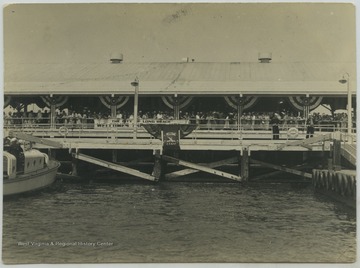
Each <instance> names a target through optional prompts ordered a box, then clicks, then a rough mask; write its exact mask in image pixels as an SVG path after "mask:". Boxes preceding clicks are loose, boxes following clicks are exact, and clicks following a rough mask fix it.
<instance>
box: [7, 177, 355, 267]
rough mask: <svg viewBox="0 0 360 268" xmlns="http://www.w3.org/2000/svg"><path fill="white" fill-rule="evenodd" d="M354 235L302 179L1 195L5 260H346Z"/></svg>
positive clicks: (349, 219)
mask: <svg viewBox="0 0 360 268" xmlns="http://www.w3.org/2000/svg"><path fill="white" fill-rule="evenodd" d="M355 236H356V217H355V211H352V210H349V209H347V208H346V207H343V206H341V205H340V204H337V203H334V202H333V201H331V200H328V199H326V198H325V197H322V196H319V195H314V193H313V190H312V188H311V185H310V184H296V185H294V184H291V183H257V184H254V183H253V184H251V183H250V184H248V185H246V186H244V185H241V184H238V183H214V182H212V183H209V182H207V183H206V182H164V183H160V184H157V185H155V184H138V183H137V184H134V183H114V182H92V183H75V184H74V183H61V182H56V184H55V185H54V186H53V187H52V188H50V189H48V190H45V191H42V192H40V193H37V194H35V195H30V196H20V197H17V198H14V199H10V200H6V201H5V202H4V212H3V261H4V262H5V263H9V264H12V263H78V262H80V263H102V262H353V261H355V252H356V241H355ZM92 243H94V244H92ZM100 243H105V244H100Z"/></svg>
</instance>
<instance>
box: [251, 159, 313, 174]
mask: <svg viewBox="0 0 360 268" xmlns="http://www.w3.org/2000/svg"><path fill="white" fill-rule="evenodd" d="M250 162H251V163H255V164H260V165H262V166H264V167H269V168H273V169H277V170H281V171H285V172H288V173H291V174H294V175H299V176H302V177H305V178H309V179H312V174H310V173H307V172H303V171H299V170H296V169H292V168H287V167H283V166H278V165H274V164H270V163H265V162H262V161H259V160H255V159H250Z"/></svg>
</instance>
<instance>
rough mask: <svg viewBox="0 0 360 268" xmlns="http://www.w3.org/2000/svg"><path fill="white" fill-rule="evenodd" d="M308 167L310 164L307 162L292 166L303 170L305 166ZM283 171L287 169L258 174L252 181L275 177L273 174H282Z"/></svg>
mask: <svg viewBox="0 0 360 268" xmlns="http://www.w3.org/2000/svg"><path fill="white" fill-rule="evenodd" d="M306 167H308V165H307V164H303V165H301V166H293V167H291V168H293V169H296V170H298V169H300V170H301V169H304V168H306ZM283 172H285V171H283V170H277V171H273V172H270V173H266V174H262V175H258V176H256V177H254V178H251V181H256V180H261V179H267V178H270V177H273V176H276V175H279V174H282V173H283Z"/></svg>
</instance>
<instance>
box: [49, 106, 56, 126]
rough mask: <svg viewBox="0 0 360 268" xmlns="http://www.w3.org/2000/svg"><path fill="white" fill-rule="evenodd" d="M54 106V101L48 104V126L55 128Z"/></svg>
mask: <svg viewBox="0 0 360 268" xmlns="http://www.w3.org/2000/svg"><path fill="white" fill-rule="evenodd" d="M55 119H56V106H55V104H54V103H51V105H50V127H51V128H56V120H55Z"/></svg>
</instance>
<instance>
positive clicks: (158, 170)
mask: <svg viewBox="0 0 360 268" xmlns="http://www.w3.org/2000/svg"><path fill="white" fill-rule="evenodd" d="M154 156H155V160H154V169H153V172H152V175H153V176H154V178H155V181H159V180H161V179H162V178H163V174H164V169H165V163H164V161H163V160H162V159H161V152H160V150H155V151H154Z"/></svg>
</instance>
